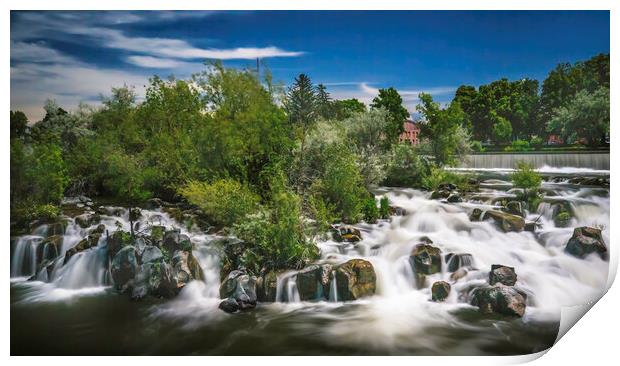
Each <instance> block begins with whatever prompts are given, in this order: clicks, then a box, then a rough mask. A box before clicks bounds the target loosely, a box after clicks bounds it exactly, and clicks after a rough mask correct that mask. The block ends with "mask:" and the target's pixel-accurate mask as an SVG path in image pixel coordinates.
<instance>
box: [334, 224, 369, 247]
mask: <svg viewBox="0 0 620 366" xmlns="http://www.w3.org/2000/svg"><path fill="white" fill-rule="evenodd" d="M332 236H333V238H334V240H335V241H338V242H342V241H345V242H348V243H354V242H358V241H361V240H362V233H361V232H360V231H359V230H358V229H357V228H355V227H353V226H350V225H340V226H332Z"/></svg>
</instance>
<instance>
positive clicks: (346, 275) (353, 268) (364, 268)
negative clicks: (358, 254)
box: [336, 259, 377, 301]
mask: <svg viewBox="0 0 620 366" xmlns="http://www.w3.org/2000/svg"><path fill="white" fill-rule="evenodd" d="M336 288H337V291H338V300H339V301H352V300H357V299H361V298H363V297H367V296H372V295H374V294H375V291H376V289H377V275H376V274H375V269H374V267H373V266H372V264H371V263H370V262H368V261H366V260H363V259H351V260H349V261H348V262H345V263H344V264H341V265H339V266H338V267H337V268H336Z"/></svg>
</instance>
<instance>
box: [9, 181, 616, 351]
mask: <svg viewBox="0 0 620 366" xmlns="http://www.w3.org/2000/svg"><path fill="white" fill-rule="evenodd" d="M485 174H486V175H487V178H492V179H489V180H487V181H485V182H483V184H481V189H480V194H479V195H478V197H479V200H478V201H474V202H471V201H470V202H463V203H444V202H440V201H437V200H430V199H429V197H430V193H429V192H423V191H418V190H414V189H394V188H380V189H378V190H377V191H376V195H377V197H380V196H383V195H387V197H388V198H389V200H390V204H391V205H393V206H398V207H401V208H403V209H405V210H406V214H405V215H404V216H393V217H392V218H391V219H390V220H380V221H379V222H378V223H377V224H374V225H369V224H364V223H362V224H359V225H356V227H358V228H359V229H360V230H361V231H362V236H363V240H362V241H361V242H359V243H355V244H351V243H337V242H335V241H332V240H327V241H320V242H319V243H318V245H319V247H320V249H321V259H320V260H319V262H329V263H337V262H344V261H346V260H348V259H351V258H364V259H366V260H368V261H370V262H371V263H372V265H373V266H374V269H375V272H376V275H377V291H376V294H375V296H372V297H369V298H365V299H362V300H358V301H354V302H347V303H344V302H340V301H338V294H337V293H336V291H335V288H336V286H335V276H333V274H332V277H334V281H332V284H331V286H332V289H333V290H332V291H330V296H329V301H322V302H301V301H299V293H298V291H297V288H296V283H295V281H294V278H295V272H294V271H290V272H287V273H284V274H282V275H280V276H279V278H278V283H277V295H276V300H277V301H276V302H275V303H259V305H258V306H257V308H256V309H254V310H251V311H248V312H244V313H239V314H227V313H224V312H223V311H221V310H219V309H218V304H219V302H220V301H221V300H220V299H219V285H220V278H219V276H220V274H219V270H220V268H219V257H218V251H217V250H215V248H213V247H212V246H211V244H210V243H211V242H212V240H213V239H215V238H216V237H215V236H212V235H206V234H204V233H201V232H198V231H193V230H189V229H188V228H186V227H184V226H183V225H182V224H180V223H178V222H176V221H175V220H174V219H173V218H172V217H170V216H169V215H168V214H166V213H165V212H162V211H161V210H159V209H158V210H143V211H142V212H143V215H144V216H143V218H142V219H141V222H140V227H142V228H146V229H145V230H149V229H148V227H149V223H152V222H155V221H160V222H163V223H164V224H165V225H166V226H168V227H171V226H172V227H176V228H180V229H181V231H182V232H183V233H185V234H187V235H188V236H189V237H190V238H191V240H192V242H193V243H194V247H195V249H194V255H195V256H196V258H197V259H198V260H199V262H200V264H201V267H202V269H203V271H204V277H205V280H204V281H194V282H192V283H190V284H189V285H188V286H186V287H185V288H184V289H183V290H182V291H181V293H180V294H179V295H178V296H177V297H176V298H174V299H172V300H169V301H161V300H158V299H148V300H146V301H142V302H131V301H130V300H129V299H128V298H127V297H126V296H123V295H118V294H117V293H116V292H115V291H114V290H113V289H112V287H111V279H110V278H109V277H110V276H109V274H108V270H107V268H108V263H107V257H106V242H105V235H104V236H102V238H101V239H100V241H99V243H98V245H97V247H95V248H93V249H90V250H86V251H84V252H81V253H78V254H76V255H74V256H73V257H72V258H71V259H70V260H69V261H68V262H67V263H66V264H65V265H58V264H57V265H56V266H55V268H54V270H53V271H52V273H51V276H49V278H48V276H47V273H45V272H46V271H41V273H40V274H39V276H38V277H37V278H36V279H32V280H30V281H28V280H27V279H28V278H29V277H31V276H32V275H34V273H35V271H36V256H37V255H41V253H37V250H36V248H37V244H38V243H40V242H41V241H42V240H44V238H45V236H46V233H47V230H48V228H47V227H45V226H41V227H39V228H36V229H35V230H34V231H33V232H32V233H30V234H29V235H24V236H20V237H16V238H12V241H11V254H12V259H11V353H12V354H24V353H25V354H274V355H283V354H417V355H433V354H446V355H470V354H525V353H532V352H537V351H540V350H543V349H546V348H548V347H550V346H551V345H552V344H553V342H554V340H555V337H556V335H557V332H558V326H559V320H560V309H561V307H562V306H570V305H576V304H583V303H585V302H588V301H589V300H590V299H594V298H596V297H597V296H600V295H601V294H602V292H603V291H604V290H605V284H606V281H607V274H608V262H606V261H603V260H602V259H600V258H599V257H598V256H595V255H591V256H589V257H587V258H585V259H578V258H575V257H573V256H571V255H568V254H566V253H565V252H564V246H565V245H566V242H567V241H568V239H569V238H570V237H571V235H572V232H573V228H575V227H578V226H597V227H600V228H601V229H602V234H603V237H604V239H605V243H606V244H607V245H608V246H609V244H610V240H609V239H610V238H609V209H610V207H609V190H608V189H601V188H589V187H584V186H576V185H572V184H568V183H567V182H566V181H563V180H559V181H556V183H553V182H545V183H544V184H543V189H544V190H545V192H547V196H546V199H545V201H544V202H543V203H541V205H540V206H539V207H538V210H537V211H536V212H528V213H527V219H528V220H531V221H534V220H538V222H539V223H540V224H541V227H540V228H539V229H538V230H537V232H536V233H531V232H519V233H516V232H508V233H505V232H503V231H500V230H498V228H497V227H496V226H495V225H494V224H493V223H491V222H470V220H469V218H468V214H469V212H471V210H472V209H473V208H481V209H482V210H487V209H490V208H493V207H494V204H493V203H492V202H493V200H492V198H493V197H498V196H506V195H510V194H511V188H512V187H511V185H510V183H509V182H508V180H507V178H506V171H505V170H501V169H500V170H496V171H493V172H492V174H490V173H489V172H485ZM596 174H602V175H605V176H608V172H605V171H603V172H596ZM565 175H566V176H567V177H570V176H571V175H572V174H571V173H566V174H565ZM554 200H556V201H557V200H560V201H562V202H566V203H568V204H569V205H570V207H571V210H572V211H573V213H574V218H573V219H572V221H571V222H570V225H569V227H566V228H559V227H556V226H555V224H554V221H553V217H552V205H551V203H550V202H554ZM114 210H117V211H119V212H120V216H115V215H102V219H101V223H102V224H104V225H105V227H106V229H107V230H109V231H113V230H115V229H116V228H117V226H121V227H122V228H123V229H124V230H129V222H128V212H127V210H124V209H120V208H114V207H110V208H108V211H110V212H112V211H114ZM95 226H96V225H94V226H91V227H89V228H85V229H84V228H81V227H79V226H78V225H77V224H76V223H75V220H73V219H71V220H70V222H69V224H68V227H67V230H66V233H65V235H64V240H63V244H62V249H61V257H59V259H58V261H59V262H60V264H62V261H63V258H62V255H64V254H65V253H66V251H67V250H68V249H70V248H71V247H72V246H75V245H76V244H77V243H78V242H79V240H81V239H82V238H84V237H85V236H86V235H87V234H88V232H90V231H91V230H92V229H93V228H94V227H95ZM423 236H427V237H429V238H430V239H431V240H432V241H433V243H434V244H433V245H435V246H437V247H439V248H440V249H441V251H442V255H443V256H445V255H446V254H448V253H469V254H471V255H472V256H473V261H472V263H471V264H470V265H471V267H473V268H475V269H476V270H471V271H469V272H468V273H467V275H466V276H465V277H464V278H461V279H459V280H458V281H457V282H453V281H451V280H450V273H449V272H447V271H446V269H445V267H446V266H445V264H444V265H443V271H442V272H441V273H437V274H434V275H431V276H428V277H427V285H426V287H423V288H419V289H418V288H417V286H416V284H415V280H414V273H413V271H412V269H411V265H410V263H409V254H410V252H411V250H412V248H413V247H414V246H415V244H417V243H418V242H419V239H420V238H421V237H423ZM43 255H45V254H44V253H43ZM493 264H503V265H507V266H511V267H514V268H515V271H516V273H517V275H518V281H517V284H516V287H518V288H519V289H521V290H522V291H523V292H525V293H526V294H527V295H528V297H527V309H526V312H525V315H524V316H523V318H518V319H508V318H502V317H489V316H482V315H480V314H479V313H478V311H477V308H475V307H473V306H471V305H469V304H468V298H467V296H468V293H469V292H470V289H473V288H474V287H476V286H479V285H481V284H484V283H485V282H486V281H487V279H488V272H489V270H490V268H491V265H493ZM43 273H45V274H43ZM437 280H445V281H448V282H450V283H451V284H452V291H451V293H450V296H449V297H448V299H447V300H446V301H445V302H442V303H436V302H432V301H430V298H431V293H430V284H432V283H433V282H434V281H437ZM52 329H53V333H54V334H53V335H51V334H50V330H52Z"/></svg>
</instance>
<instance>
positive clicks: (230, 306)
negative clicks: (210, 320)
mask: <svg viewBox="0 0 620 366" xmlns="http://www.w3.org/2000/svg"><path fill="white" fill-rule="evenodd" d="M218 307H219V308H220V309H222V310H224V311H225V312H227V313H234V312H236V311H238V310H239V304H237V300H235V299H233V298H231V297H229V298H227V299H226V300H224V301H222V302H221V303H220V305H219V306H218Z"/></svg>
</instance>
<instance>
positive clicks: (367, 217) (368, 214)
mask: <svg viewBox="0 0 620 366" xmlns="http://www.w3.org/2000/svg"><path fill="white" fill-rule="evenodd" d="M363 212H364V221H366V222H367V223H369V224H375V223H376V222H377V220H378V219H379V208H378V207H377V201H376V200H375V198H374V197H369V198H368V199H367V200H366V201H365V202H364V208H363Z"/></svg>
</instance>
